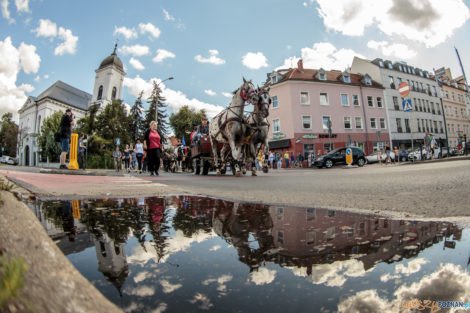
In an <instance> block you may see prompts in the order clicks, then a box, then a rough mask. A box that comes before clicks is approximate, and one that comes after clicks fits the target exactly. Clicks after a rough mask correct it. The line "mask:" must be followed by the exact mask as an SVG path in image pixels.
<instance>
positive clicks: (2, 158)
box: [0, 155, 8, 164]
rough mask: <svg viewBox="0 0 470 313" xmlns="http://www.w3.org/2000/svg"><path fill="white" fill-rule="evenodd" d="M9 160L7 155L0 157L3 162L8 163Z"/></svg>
mask: <svg viewBox="0 0 470 313" xmlns="http://www.w3.org/2000/svg"><path fill="white" fill-rule="evenodd" d="M7 160H8V156H6V155H4V156H2V157H1V158H0V162H1V163H3V164H6V163H7Z"/></svg>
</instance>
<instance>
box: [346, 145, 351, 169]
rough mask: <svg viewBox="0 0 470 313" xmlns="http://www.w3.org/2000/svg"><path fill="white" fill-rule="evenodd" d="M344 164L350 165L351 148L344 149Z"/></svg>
mask: <svg viewBox="0 0 470 313" xmlns="http://www.w3.org/2000/svg"><path fill="white" fill-rule="evenodd" d="M346 163H348V165H351V164H352V149H351V148H347V149H346Z"/></svg>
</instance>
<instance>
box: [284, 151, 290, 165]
mask: <svg viewBox="0 0 470 313" xmlns="http://www.w3.org/2000/svg"><path fill="white" fill-rule="evenodd" d="M284 163H285V166H286V168H289V151H286V153H284Z"/></svg>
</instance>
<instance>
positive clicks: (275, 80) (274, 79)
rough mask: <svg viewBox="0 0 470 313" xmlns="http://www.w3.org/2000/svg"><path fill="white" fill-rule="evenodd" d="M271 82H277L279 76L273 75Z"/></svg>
mask: <svg viewBox="0 0 470 313" xmlns="http://www.w3.org/2000/svg"><path fill="white" fill-rule="evenodd" d="M271 83H273V84H275V83H277V76H273V77H271Z"/></svg>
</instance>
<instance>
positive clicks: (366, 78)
mask: <svg viewBox="0 0 470 313" xmlns="http://www.w3.org/2000/svg"><path fill="white" fill-rule="evenodd" d="M364 81H365V82H366V85H368V86H370V85H372V81H371V80H370V77H369V76H366V77H365V78H364Z"/></svg>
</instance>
